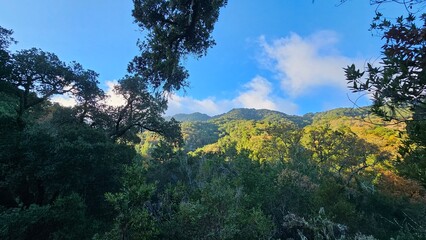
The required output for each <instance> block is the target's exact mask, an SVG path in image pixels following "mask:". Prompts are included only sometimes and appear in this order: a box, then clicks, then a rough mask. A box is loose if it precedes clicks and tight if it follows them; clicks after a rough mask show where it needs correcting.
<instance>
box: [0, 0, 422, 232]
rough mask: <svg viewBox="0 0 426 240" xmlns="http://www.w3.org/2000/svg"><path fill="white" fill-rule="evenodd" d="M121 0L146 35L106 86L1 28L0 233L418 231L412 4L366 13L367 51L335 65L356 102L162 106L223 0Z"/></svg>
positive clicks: (418, 118) (418, 131)
mask: <svg viewBox="0 0 426 240" xmlns="http://www.w3.org/2000/svg"><path fill="white" fill-rule="evenodd" d="M337 2H340V3H344V2H346V0H341V1H337ZM386 2H396V3H397V4H401V1H398V0H390V1H381V0H380V1H370V3H371V4H383V3H386ZM133 4H134V9H133V11H132V16H133V18H134V21H135V23H137V25H138V27H139V28H140V29H141V30H143V31H144V33H146V34H144V35H143V36H144V38H143V39H139V40H138V43H137V44H138V47H139V50H140V53H139V54H138V55H136V56H135V57H134V58H133V59H132V60H131V61H130V63H129V64H128V69H127V74H126V75H125V76H123V77H122V78H121V79H119V80H118V81H117V82H116V84H114V86H113V88H112V89H111V91H110V93H109V94H108V93H107V92H106V91H105V90H104V89H102V88H101V87H100V80H99V74H98V73H96V72H95V71H93V70H90V69H86V68H84V67H83V66H82V65H81V64H79V63H77V62H70V63H65V62H64V61H62V60H61V59H60V57H59V56H57V55H56V54H54V53H51V52H46V51H44V50H42V49H39V48H30V49H24V50H18V51H12V50H11V47H10V46H11V45H13V44H15V43H16V41H15V39H14V36H13V30H11V29H6V28H3V27H1V26H0V239H5V240H15V239H18V240H20V239H93V240H100V239H105V240H107V239H108V240H109V239H110V240H112V239H121V240H133V239H135V240H136V239H301V240H306V239H313V240H322V239H327V240H328V239H336V240H337V239H340V240H341V239H353V240H373V239H398V240H404V239H409V240H411V239H426V159H425V156H426V134H425V133H426V117H425V116H426V114H425V113H426V110H425V109H426V107H425V106H426V104H425V102H426V100H425V99H426V94H425V93H426V87H425V86H426V80H425V76H426V74H425V72H424V67H425V66H426V64H425V57H424V56H425V52H426V51H425V48H426V44H425V41H426V38H425V36H426V15H425V14H423V13H421V12H422V9H423V8H421V7H422V6H423V5H421V7H420V8H419V9H420V10H419V11H417V12H415V11H413V9H416V6H418V5H416V4H424V1H422V0H420V1H418V0H410V1H403V3H402V4H405V7H406V10H409V14H408V16H406V17H398V18H397V19H395V20H392V21H390V20H388V19H386V18H385V17H384V16H383V15H382V14H381V13H377V16H376V17H375V18H374V19H373V23H372V24H371V28H372V29H373V30H377V31H378V32H379V33H380V34H381V36H382V37H383V38H384V40H385V43H384V45H383V47H382V50H383V52H382V58H381V62H380V64H379V65H378V66H377V65H372V64H370V63H367V64H366V68H365V69H364V70H359V69H357V68H356V67H355V65H350V66H347V67H346V68H344V71H345V74H346V78H347V81H348V83H349V86H350V89H351V90H353V91H354V92H361V93H366V92H367V93H366V94H368V95H369V96H370V97H371V99H372V105H371V106H367V107H357V108H338V109H334V110H330V111H325V112H318V113H308V114H305V115H303V116H298V115H289V114H285V113H282V112H279V111H273V110H267V109H248V108H236V109H233V110H231V111H229V112H227V113H223V114H220V115H217V116H208V115H206V114H202V113H193V114H179V115H176V116H174V117H165V112H166V110H167V108H168V103H169V101H170V98H168V97H169V96H170V95H173V94H174V93H176V92H177V91H179V90H180V89H182V88H185V87H186V86H187V79H188V76H189V72H188V70H187V69H186V68H185V66H186V64H185V61H186V60H187V58H188V57H193V58H195V59H198V58H201V57H203V56H204V55H206V54H207V51H208V49H209V48H210V47H212V46H213V45H214V44H215V41H214V39H213V38H212V35H211V34H212V32H213V29H214V26H215V23H216V22H217V20H218V18H219V13H220V9H221V8H223V7H224V6H226V5H227V1H226V0H212V1H203V0H191V1H181V0H179V1H178V0H170V1H169V0H155V1H144V0H134V1H133ZM419 13H420V14H419ZM342 67H344V66H342ZM304 70H305V69H304ZM308 70H309V69H307V70H306V71H308ZM252 85H253V84H252ZM261 87H262V86H261ZM261 90H262V91H261V92H260V93H262V94H263V95H265V94H264V93H265V92H268V91H269V88H268V87H265V86H263V89H261ZM111 92H112V95H114V96H115V97H116V98H118V99H120V101H121V103H120V104H111V103H110V102H108V99H111V98H112V95H111ZM249 93H250V94H248V95H247V94H246V95H245V96H243V97H244V100H247V99H249V100H253V99H251V98H253V96H254V95H253V94H252V93H253V92H252V91H249ZM254 93H258V92H254ZM55 96H62V97H68V98H70V99H72V100H73V105H72V106H70V107H65V106H62V105H60V104H58V103H55V102H54V101H53V99H54V97H55ZM240 97H241V96H240ZM263 97H264V96H263ZM182 99H183V98H182ZM259 99H260V100H262V98H255V99H254V100H255V101H257V100H259ZM186 100H188V99H186ZM263 100H264V99H263ZM281 100H282V99H281ZM183 102H184V101H183ZM280 102H281V103H283V102H285V101H280ZM268 103H269V102H268Z"/></svg>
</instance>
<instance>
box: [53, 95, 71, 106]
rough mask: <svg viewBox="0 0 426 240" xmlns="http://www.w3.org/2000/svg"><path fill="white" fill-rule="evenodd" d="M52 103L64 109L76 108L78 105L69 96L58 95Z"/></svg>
mask: <svg viewBox="0 0 426 240" xmlns="http://www.w3.org/2000/svg"><path fill="white" fill-rule="evenodd" d="M52 102H55V103H59V105H61V106H63V107H74V106H75V105H76V104H77V103H76V101H75V100H74V99H73V98H71V97H70V96H69V95H56V96H54V97H53V98H52Z"/></svg>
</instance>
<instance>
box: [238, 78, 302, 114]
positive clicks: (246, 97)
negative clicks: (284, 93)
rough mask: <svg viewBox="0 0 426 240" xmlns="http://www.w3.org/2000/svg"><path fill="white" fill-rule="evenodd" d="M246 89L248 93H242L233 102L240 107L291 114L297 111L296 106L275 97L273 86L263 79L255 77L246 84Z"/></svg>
mask: <svg viewBox="0 0 426 240" xmlns="http://www.w3.org/2000/svg"><path fill="white" fill-rule="evenodd" d="M244 87H245V88H246V89H247V91H245V92H241V93H240V94H239V96H238V97H236V98H235V99H234V100H233V102H234V103H235V105H236V106H238V107H244V108H256V109H270V110H277V111H283V112H286V113H290V114H292V113H295V112H296V111H297V105H296V104H294V103H292V102H290V101H288V100H285V99H283V98H280V97H278V96H275V95H273V94H272V84H271V83H270V82H269V81H268V80H266V79H265V78H263V77H260V76H257V77H255V78H254V79H253V80H251V81H250V82H249V83H247V84H245V85H244Z"/></svg>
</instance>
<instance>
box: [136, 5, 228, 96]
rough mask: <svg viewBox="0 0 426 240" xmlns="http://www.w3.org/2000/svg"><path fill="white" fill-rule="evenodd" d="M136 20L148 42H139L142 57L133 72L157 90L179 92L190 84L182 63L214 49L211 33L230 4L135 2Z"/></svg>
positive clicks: (137, 57)
mask: <svg viewBox="0 0 426 240" xmlns="http://www.w3.org/2000/svg"><path fill="white" fill-rule="evenodd" d="M133 3H134V9H133V12H132V13H133V17H134V18H135V22H136V23H137V24H138V25H139V27H140V28H141V29H142V30H146V31H147V34H146V38H145V41H139V43H138V45H139V48H140V50H141V54H140V56H136V57H135V58H134V59H133V61H132V62H131V63H130V64H129V72H132V73H136V74H138V75H140V76H141V77H142V78H143V79H144V80H145V81H146V82H147V83H149V84H150V85H151V86H153V87H154V88H156V89H159V88H162V90H164V91H166V92H171V91H174V90H179V89H180V88H181V87H183V86H185V85H186V84H187V83H186V82H185V79H186V78H187V77H188V72H187V70H186V69H185V68H184V67H183V65H182V63H181V60H182V58H184V57H186V56H188V55H195V57H201V56H203V55H205V54H206V53H207V49H208V48H210V47H211V46H212V45H214V40H213V39H212V37H211V33H212V31H213V29H214V24H215V22H216V21H217V19H218V17H219V10H220V8H221V7H223V6H225V5H226V4H227V0H211V1H203V0H184V1H182V0H172V1H165V0H133Z"/></svg>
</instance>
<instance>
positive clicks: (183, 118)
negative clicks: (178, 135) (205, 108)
mask: <svg viewBox="0 0 426 240" xmlns="http://www.w3.org/2000/svg"><path fill="white" fill-rule="evenodd" d="M173 118H174V119H175V120H176V121H179V122H195V121H199V122H203V121H208V120H210V119H211V118H212V117H210V116H209V115H207V114H204V113H199V112H195V113H190V114H185V113H181V114H176V115H174V116H173Z"/></svg>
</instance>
